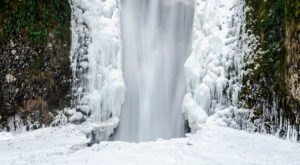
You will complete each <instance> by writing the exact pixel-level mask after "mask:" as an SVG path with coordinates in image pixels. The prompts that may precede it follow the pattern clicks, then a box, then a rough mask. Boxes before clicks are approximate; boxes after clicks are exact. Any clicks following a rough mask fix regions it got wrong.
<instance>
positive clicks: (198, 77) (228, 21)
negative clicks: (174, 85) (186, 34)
mask: <svg viewBox="0 0 300 165" xmlns="http://www.w3.org/2000/svg"><path fill="white" fill-rule="evenodd" d="M242 21H243V1H239V0H226V1H223V0H196V2H195V15H194V27H193V44H192V53H191V56H190V57H189V58H188V60H187V61H186V63H185V74H186V85H187V92H188V93H187V94H186V96H185V98H186V99H185V100H184V101H185V102H184V103H183V112H184V115H185V118H186V119H188V120H189V125H190V127H191V129H192V130H195V129H197V126H198V125H199V124H201V123H203V119H205V114H203V113H202V112H197V113H195V108H196V109H199V111H204V112H205V113H206V115H208V116H210V115H212V114H214V113H215V112H216V111H217V110H218V109H223V108H226V107H229V106H230V105H236V104H237V97H238V91H239V89H240V83H239V82H240V80H241V68H242V60H243V43H242V40H241V33H242ZM191 99H193V100H191ZM191 104H192V105H191ZM195 115H200V116H195Z"/></svg>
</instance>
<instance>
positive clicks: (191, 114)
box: [182, 94, 207, 132]
mask: <svg viewBox="0 0 300 165" xmlns="http://www.w3.org/2000/svg"><path fill="white" fill-rule="evenodd" d="M182 111H183V114H184V117H185V119H186V120H187V121H188V122H189V126H190V128H191V131H192V132H196V131H197V130H198V129H199V126H200V124H204V123H206V120H207V114H206V112H205V111H204V109H202V107H201V106H199V105H198V104H197V103H196V102H195V100H194V99H193V98H192V96H191V95H190V94H187V95H185V97H184V99H183V107H182Z"/></svg>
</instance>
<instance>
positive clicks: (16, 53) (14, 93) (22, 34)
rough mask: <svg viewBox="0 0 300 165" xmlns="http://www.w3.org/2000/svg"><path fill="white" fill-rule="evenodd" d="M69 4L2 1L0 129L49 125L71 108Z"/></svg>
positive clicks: (61, 0) (37, 0) (60, 0)
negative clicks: (54, 117)
mask: <svg viewBox="0 0 300 165" xmlns="http://www.w3.org/2000/svg"><path fill="white" fill-rule="evenodd" d="M70 15H71V9H70V6H69V3H68V0H53V1H40V0H11V1H8V0H0V129H8V130H11V129H16V127H17V126H18V125H24V126H27V129H35V128H38V127H41V126H42V125H48V124H49V123H50V122H51V121H52V119H53V116H54V115H55V113H56V112H55V110H58V109H62V108H64V107H66V106H69V100H70V99H69V98H68V95H69V92H70V79H71V70H70V59H69V57H70V56H69V52H70V42H71V32H70Z"/></svg>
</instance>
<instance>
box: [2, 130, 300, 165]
mask: <svg viewBox="0 0 300 165" xmlns="http://www.w3.org/2000/svg"><path fill="white" fill-rule="evenodd" d="M83 129H85V128H83V127H82V128H81V126H74V125H67V126H65V127H62V128H59V127H56V128H44V129H39V130H36V131H32V132H26V133H23V134H17V135H13V134H7V133H4V134H3V133H0V148H1V150H0V164H1V165H10V164H13V165H27V164H28V165H48V164H64V165H82V164H89V165H94V164H95V165H99V164H101V165H140V164H143V165H175V164H176V165H220V164H221V165H232V164H243V165H254V164H255V165H268V164H269V165H283V164H288V165H298V164H299V162H300V157H299V154H300V145H299V144H298V143H292V142H290V141H284V140H281V139H278V138H276V137H274V136H268V135H260V134H249V133H247V132H244V131H238V130H234V129H230V128H225V127H218V126H215V125H202V129H201V130H200V131H199V132H198V133H197V134H194V135H191V136H188V137H186V138H179V139H171V140H158V141H155V142H144V143H126V142H101V143H100V144H95V145H93V146H92V147H86V143H87V142H88V141H87V139H86V138H85V137H84V133H82V132H81V131H80V130H83Z"/></svg>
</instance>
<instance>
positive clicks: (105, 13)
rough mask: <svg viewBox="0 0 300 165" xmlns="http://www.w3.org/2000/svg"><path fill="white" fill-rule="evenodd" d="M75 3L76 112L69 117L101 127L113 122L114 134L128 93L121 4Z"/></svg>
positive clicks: (110, 1) (77, 0) (115, 1)
mask: <svg viewBox="0 0 300 165" xmlns="http://www.w3.org/2000/svg"><path fill="white" fill-rule="evenodd" d="M71 6H72V13H73V15H72V38H73V41H72V51H71V53H72V59H71V60H72V69H73V103H72V104H73V107H74V108H75V109H76V111H75V112H71V114H72V115H71V117H70V118H69V120H70V121H72V122H81V121H84V120H88V121H91V122H93V123H97V124H99V125H98V126H97V127H101V128H102V127H106V126H107V125H109V128H110V130H109V131H106V132H105V133H107V134H111V133H112V132H113V129H114V128H115V127H116V126H117V125H118V122H119V116H120V110H121V105H122V103H123V101H124V94H125V85H124V82H123V76H122V71H121V37H120V16H119V10H120V3H119V1H118V0H106V1H101V0H71ZM71 111H72V110H71ZM73 111H74V110H73ZM111 125H113V126H112V127H111ZM103 129H104V130H106V128H103Z"/></svg>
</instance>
